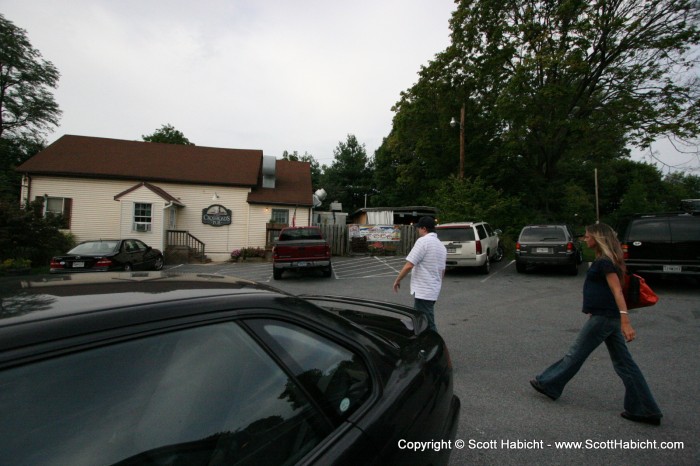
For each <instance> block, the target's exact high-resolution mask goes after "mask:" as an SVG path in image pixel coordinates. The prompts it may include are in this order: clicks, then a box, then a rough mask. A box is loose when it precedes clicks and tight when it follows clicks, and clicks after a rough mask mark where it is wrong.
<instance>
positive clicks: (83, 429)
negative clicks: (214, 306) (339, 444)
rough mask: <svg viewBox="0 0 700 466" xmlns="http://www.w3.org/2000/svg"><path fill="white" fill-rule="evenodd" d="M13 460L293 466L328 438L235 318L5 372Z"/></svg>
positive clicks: (6, 445)
mask: <svg viewBox="0 0 700 466" xmlns="http://www.w3.org/2000/svg"><path fill="white" fill-rule="evenodd" d="M0 410H1V412H2V416H0V451H2V452H3V457H4V458H12V462H13V464H61V465H64V464H66V465H67V464H70V465H73V466H77V465H95V464H112V463H116V462H120V461H123V462H122V463H119V464H122V465H131V464H187V465H209V464H237V463H240V462H246V463H248V464H286V463H295V462H297V461H298V460H299V459H300V458H301V457H303V455H305V454H306V453H307V452H308V451H309V450H311V449H312V448H313V447H314V446H315V445H317V444H318V443H319V442H320V441H321V440H322V439H323V438H324V437H325V436H326V435H327V434H328V432H329V431H330V429H331V426H330V424H329V423H328V422H327V421H326V420H325V418H324V417H322V416H321V415H320V413H319V412H318V411H316V410H315V409H313V408H312V406H311V404H310V403H309V401H308V399H307V398H306V396H305V395H304V392H303V391H302V390H301V389H299V387H298V386H297V385H296V384H295V383H294V382H293V381H292V380H290V378H289V377H288V376H287V374H286V373H285V372H284V371H283V370H282V369H281V368H280V367H279V366H278V365H277V364H276V363H275V362H273V360H272V359H271V358H270V356H269V355H268V354H267V353H266V352H265V351H263V350H262V349H261V348H260V347H259V345H258V344H257V343H256V342H255V341H254V340H253V339H252V338H251V337H250V336H249V335H248V334H247V333H246V332H245V331H243V330H242V329H241V327H240V326H238V325H237V324H235V323H233V322H227V323H221V324H216V325H209V326H205V327H199V328H195V329H187V330H181V331H177V332H171V333H167V334H161V335H155V336H150V337H147V338H141V339H138V340H133V341H129V342H124V343H119V344H114V345H110V346H105V347H101V348H97V349H91V350H88V351H82V352H79V353H74V354H70V355H67V356H62V357H58V358H54V359H50V360H46V361H43V362H37V363H33V364H30V365H25V366H22V367H17V368H13V369H9V370H5V371H3V372H0Z"/></svg>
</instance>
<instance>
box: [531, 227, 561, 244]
mask: <svg viewBox="0 0 700 466" xmlns="http://www.w3.org/2000/svg"><path fill="white" fill-rule="evenodd" d="M525 241H566V235H565V234H564V230H562V229H561V228H557V227H542V228H526V229H525V230H524V231H523V233H522V235H520V242H525Z"/></svg>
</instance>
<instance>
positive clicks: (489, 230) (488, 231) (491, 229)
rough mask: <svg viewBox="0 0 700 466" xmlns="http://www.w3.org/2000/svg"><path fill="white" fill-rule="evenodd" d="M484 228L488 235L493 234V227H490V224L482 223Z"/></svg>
mask: <svg viewBox="0 0 700 466" xmlns="http://www.w3.org/2000/svg"><path fill="white" fill-rule="evenodd" d="M484 228H486V233H488V235H489V236H494V234H495V233H494V232H493V228H491V225H489V224H488V223H484Z"/></svg>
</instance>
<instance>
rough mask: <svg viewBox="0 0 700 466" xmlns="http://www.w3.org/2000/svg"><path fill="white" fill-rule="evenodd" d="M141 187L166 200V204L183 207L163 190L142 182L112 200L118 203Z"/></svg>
mask: <svg viewBox="0 0 700 466" xmlns="http://www.w3.org/2000/svg"><path fill="white" fill-rule="evenodd" d="M141 187H144V188H146V189H150V190H151V191H152V192H154V193H155V194H157V195H158V196H160V197H161V198H163V199H164V200H166V201H168V202H172V203H173V204H175V205H179V206H181V207H184V204H183V203H182V202H180V201H179V200H178V199H177V198H176V197H175V196H173V195H171V194H170V193H168V192H167V191H166V190H164V189H163V188H159V187H158V186H153V185H152V184H150V183H146V182H145V181H142V182H141V183H138V184H136V185H134V186H132V187H131V188H129V189H127V190H125V191H122V192H120V193H119V194H117V195H116V196H114V200H115V201H118V200H119V199H120V198H122V197H123V196H126V195H127V194H129V193H131V192H134V191H136V190H137V189H139V188H141Z"/></svg>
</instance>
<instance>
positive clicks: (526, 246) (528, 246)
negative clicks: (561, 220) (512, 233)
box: [515, 224, 583, 275]
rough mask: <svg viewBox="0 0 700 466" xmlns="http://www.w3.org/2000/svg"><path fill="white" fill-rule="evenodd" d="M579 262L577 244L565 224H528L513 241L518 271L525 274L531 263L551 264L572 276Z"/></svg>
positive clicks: (580, 257)
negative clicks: (564, 269) (514, 242)
mask: <svg viewBox="0 0 700 466" xmlns="http://www.w3.org/2000/svg"><path fill="white" fill-rule="evenodd" d="M581 262H583V254H582V253H581V244H580V242H579V241H578V239H577V238H576V237H575V236H574V234H573V232H572V231H571V228H569V226H568V225H564V224H554V225H528V226H526V227H525V228H523V229H522V231H521V232H520V236H519V237H518V242H517V243H516V244H515V268H516V270H517V271H518V273H525V272H526V271H527V267H528V266H531V265H532V266H539V265H555V266H563V267H565V268H566V270H567V271H568V272H569V274H571V275H576V274H578V266H579V264H580V263H581Z"/></svg>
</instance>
